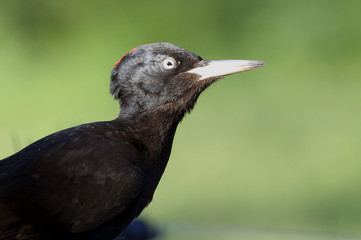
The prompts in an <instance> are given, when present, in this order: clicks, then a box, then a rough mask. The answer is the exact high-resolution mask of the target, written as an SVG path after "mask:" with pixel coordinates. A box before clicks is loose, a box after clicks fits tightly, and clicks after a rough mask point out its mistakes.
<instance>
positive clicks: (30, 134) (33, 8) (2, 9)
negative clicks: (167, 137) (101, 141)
mask: <svg viewBox="0 0 361 240" xmlns="http://www.w3.org/2000/svg"><path fill="white" fill-rule="evenodd" d="M360 11H361V2H360V1H356V0H355V1H351V0H346V1H337V0H319V1H315V0H305V1H282V0H277V1H272V0H255V1H243V0H239V1H236V0H233V1H232V0H214V1H190V0H176V1H165V0H153V1H139V0H135V1H114V0H113V1H46V0H43V1H30V0H29V1H19V0H11V1H10V0H8V1H5V0H4V1H1V2H0V159H1V158H5V157H7V156H8V155H11V154H13V153H14V152H16V151H18V150H20V149H21V148H23V147H25V146H26V145H28V144H29V143H31V142H33V141H35V140H37V139H39V138H42V137H44V136H46V135H48V134H50V133H53V132H55V131H58V130H61V129H64V128H67V127H71V126H74V125H78V124H82V123H87V122H92V121H101V120H110V119H113V118H115V117H116V116H117V115H118V111H119V107H118V104H117V102H115V101H113V100H112V98H111V96H110V95H109V93H108V85H109V75H110V70H111V69H112V67H113V65H114V63H115V62H116V61H117V60H118V59H119V58H120V57H121V56H122V55H123V54H125V53H126V52H128V51H129V50H130V49H132V48H133V47H135V46H138V45H141V44H145V43H150V42H160V41H162V42H164V41H166V42H172V43H174V44H177V45H180V46H182V47H184V48H186V49H188V50H190V51H192V52H194V53H196V54H198V55H200V56H202V57H203V58H206V59H257V60H258V59H259V60H264V61H265V62H266V66H265V67H264V68H262V69H257V70H253V71H248V72H245V73H241V74H236V75H233V76H229V77H227V78H226V79H224V80H220V81H219V82H217V83H216V84H214V85H213V86H211V87H210V88H209V89H207V90H206V91H205V93H203V94H202V95H201V97H200V99H199V101H198V103H197V105H196V107H195V109H194V111H193V112H192V113H191V114H190V115H188V116H187V117H186V119H184V120H183V122H182V123H181V124H180V126H179V128H178V130H177V134H176V138H175V142H174V148H173V151H172V155H171V159H170V161H169V165H168V167H167V169H166V171H165V174H164V176H163V178H162V180H161V182H160V184H159V187H158V189H157V191H156V193H155V197H154V200H153V202H152V203H151V204H150V206H149V207H148V208H147V209H146V210H145V211H144V213H143V214H142V215H143V216H144V217H145V218H147V219H148V220H150V221H152V222H153V223H155V224H157V225H158V226H163V228H164V229H165V232H166V236H164V238H165V239H242V237H243V239H351V238H352V239H353V238H355V239H358V236H360V234H361V73H360V65H361V12H360Z"/></svg>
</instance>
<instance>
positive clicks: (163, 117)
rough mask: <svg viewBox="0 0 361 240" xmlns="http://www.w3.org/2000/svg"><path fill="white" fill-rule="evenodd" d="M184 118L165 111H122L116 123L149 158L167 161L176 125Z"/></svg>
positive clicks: (179, 114) (181, 114)
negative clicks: (134, 112) (120, 125)
mask: <svg viewBox="0 0 361 240" xmlns="http://www.w3.org/2000/svg"><path fill="white" fill-rule="evenodd" d="M183 116H184V112H183V113H175V112H173V111H172V112H170V111H165V110H158V111H155V112H137V113H136V114H132V113H130V112H128V111H126V109H122V110H121V112H120V114H119V116H118V118H117V119H116V121H119V122H120V123H121V124H122V125H124V129H125V134H126V135H127V136H128V138H129V139H131V141H132V142H133V143H136V144H137V147H138V148H140V149H141V150H142V151H143V153H144V154H145V155H146V156H147V157H149V158H155V159H166V160H168V158H169V155H170V151H171V147H172V143H173V138H174V135H175V132H176V128H177V126H178V123H179V122H180V121H181V119H182V118H183Z"/></svg>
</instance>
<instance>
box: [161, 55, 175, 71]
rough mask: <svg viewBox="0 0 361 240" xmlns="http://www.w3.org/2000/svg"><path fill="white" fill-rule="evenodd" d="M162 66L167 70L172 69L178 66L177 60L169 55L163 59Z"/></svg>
mask: <svg viewBox="0 0 361 240" xmlns="http://www.w3.org/2000/svg"><path fill="white" fill-rule="evenodd" d="M162 67H163V69H165V70H171V69H174V68H176V67H177V61H176V60H175V59H174V58H171V57H167V58H165V59H164V60H163V61H162Z"/></svg>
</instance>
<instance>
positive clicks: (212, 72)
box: [188, 60, 264, 81]
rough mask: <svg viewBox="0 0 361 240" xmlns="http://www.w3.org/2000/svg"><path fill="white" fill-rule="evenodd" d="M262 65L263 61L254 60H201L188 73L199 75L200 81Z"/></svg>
mask: <svg viewBox="0 0 361 240" xmlns="http://www.w3.org/2000/svg"><path fill="white" fill-rule="evenodd" d="M263 65H264V62H263V61H254V60H217V61H207V60H203V61H201V62H200V63H199V64H198V67H195V68H193V69H191V70H189V71H188V73H192V74H197V75H199V78H198V81H202V80H204V79H208V78H213V77H223V76H226V75H230V74H233V73H238V72H243V71H247V70H251V69H254V68H259V67H263Z"/></svg>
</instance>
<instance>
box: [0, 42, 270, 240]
mask: <svg viewBox="0 0 361 240" xmlns="http://www.w3.org/2000/svg"><path fill="white" fill-rule="evenodd" d="M262 65H263V62H260V61H244V60H243V61H242V60H239V61H235V60H233V61H231V60H228V61H206V60H203V59H202V58H201V57H199V56H197V55H195V54H193V53H191V52H189V51H187V50H185V49H182V48H180V47H178V46H176V45H173V44H170V43H154V44H147V45H143V46H140V47H137V48H135V49H134V50H133V51H132V52H129V53H128V54H126V55H125V56H124V57H123V58H122V59H121V60H120V61H119V62H118V63H117V64H116V65H115V67H114V68H113V70H112V73H111V84H110V92H111V94H112V95H113V96H114V98H115V99H117V100H119V103H120V108H121V111H120V114H119V116H118V117H117V118H116V119H114V120H112V121H105V122H96V123H89V124H84V125H80V126H77V127H73V128H69V129H66V130H63V131H60V132H57V133H54V134H51V135H49V136H47V137H45V138H43V139H40V140H39V141H37V142H34V143H32V144H31V145H29V146H28V147H26V148H24V149H23V150H21V151H19V152H18V153H16V154H14V155H12V156H10V157H8V158H5V159H4V160H2V161H0V239H113V238H114V237H116V236H117V235H118V234H119V233H120V232H121V231H122V230H123V229H124V228H125V227H126V226H127V225H128V224H129V223H130V222H131V221H132V220H133V219H134V218H135V217H137V216H138V215H139V214H140V212H141V211H142V210H143V208H144V207H146V206H147V204H149V202H150V201H151V200H152V197H153V193H154V191H155V189H156V187H157V184H158V182H159V180H160V178H161V176H162V173H163V171H164V169H165V167H166V165H167V162H168V158H169V155H170V152H171V147H172V142H173V138H174V134H175V132H176V128H177V125H178V123H179V122H180V121H181V119H182V118H183V116H184V114H185V113H186V112H188V111H190V110H191V109H192V108H193V106H194V104H195V102H196V100H197V98H198V96H199V94H200V93H201V92H202V91H203V90H204V89H205V88H206V87H207V86H209V85H210V84H211V83H212V82H214V81H215V80H217V79H219V78H221V77H222V76H224V75H227V74H231V73H234V72H240V71H244V70H249V69H252V68H256V67H260V66H262Z"/></svg>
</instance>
